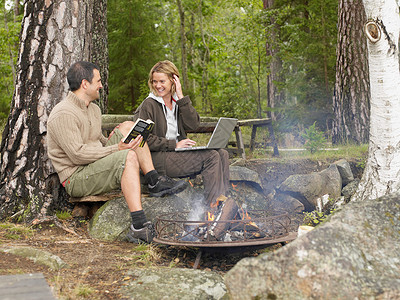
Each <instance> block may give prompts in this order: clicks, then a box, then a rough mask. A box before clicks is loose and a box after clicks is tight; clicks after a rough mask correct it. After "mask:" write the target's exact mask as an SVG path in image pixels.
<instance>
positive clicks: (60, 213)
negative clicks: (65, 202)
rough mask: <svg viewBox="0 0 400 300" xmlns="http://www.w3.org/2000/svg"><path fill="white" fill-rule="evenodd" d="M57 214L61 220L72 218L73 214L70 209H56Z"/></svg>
mask: <svg viewBox="0 0 400 300" xmlns="http://www.w3.org/2000/svg"><path fill="white" fill-rule="evenodd" d="M56 216H57V218H58V219H60V220H68V219H71V218H72V214H71V212H69V211H56Z"/></svg>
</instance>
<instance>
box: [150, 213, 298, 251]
mask: <svg viewBox="0 0 400 300" xmlns="http://www.w3.org/2000/svg"><path fill="white" fill-rule="evenodd" d="M247 213H248V215H249V216H250V218H251V219H244V220H224V221H188V220H187V219H188V215H189V212H185V211H183V212H174V213H169V214H163V215H161V216H159V217H157V218H156V220H155V231H156V235H155V238H154V239H153V241H154V242H156V243H160V244H166V245H171V246H187V247H196V248H215V247H219V248H226V247H249V246H261V245H269V244H277V243H283V242H286V241H291V240H294V239H295V238H296V236H297V233H296V232H290V231H289V228H290V224H291V219H290V217H289V215H288V213H283V214H280V215H276V216H268V215H267V212H266V211H263V210H249V211H247ZM222 223H225V224H226V223H229V227H230V228H234V229H235V228H237V227H242V228H243V231H244V237H243V239H238V240H235V241H225V240H215V237H213V236H212V235H211V234H207V235H206V237H204V235H203V236H201V235H199V234H197V233H194V232H193V231H194V230H192V231H187V228H188V227H191V228H198V227H204V228H205V231H206V232H210V228H212V227H214V228H215V226H217V225H218V224H222ZM254 223H255V224H256V225H257V226H256V227H257V228H255V227H254V226H253V225H251V224H254ZM246 227H247V228H250V229H251V231H250V230H248V229H246ZM227 232H228V233H229V232H231V229H229V230H227ZM257 233H258V234H259V235H260V236H264V237H260V238H255V237H254V236H255V234H257ZM188 236H191V237H193V238H195V239H197V240H196V241H190V240H187V239H185V238H186V237H188ZM246 236H249V237H250V238H247V237H246Z"/></svg>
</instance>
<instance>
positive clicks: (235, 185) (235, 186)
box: [232, 183, 239, 192]
mask: <svg viewBox="0 0 400 300" xmlns="http://www.w3.org/2000/svg"><path fill="white" fill-rule="evenodd" d="M238 185H239V183H237V184H233V183H232V188H233V190H234V191H236V192H237V191H239V189H238V188H237V186H238Z"/></svg>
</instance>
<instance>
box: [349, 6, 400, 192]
mask: <svg viewBox="0 0 400 300" xmlns="http://www.w3.org/2000/svg"><path fill="white" fill-rule="evenodd" d="M363 2H364V7H365V11H366V14H367V19H368V20H369V21H368V23H367V24H366V25H365V32H366V35H367V37H368V54H369V58H368V59H369V70H370V84H371V118H370V124H371V126H370V140H369V153H368V161H367V164H366V168H365V171H364V174H363V178H362V180H361V183H360V185H359V187H358V191H357V192H356V194H355V195H354V196H353V199H354V200H364V199H375V198H378V197H381V196H383V195H386V194H389V193H392V192H395V191H398V189H399V185H400V118H399V112H400V71H399V49H398V42H399V30H400V15H399V5H398V3H397V1H396V0H364V1H363Z"/></svg>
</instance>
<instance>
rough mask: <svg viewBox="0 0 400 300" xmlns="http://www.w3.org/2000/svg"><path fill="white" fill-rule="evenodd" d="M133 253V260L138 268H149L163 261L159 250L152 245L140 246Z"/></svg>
mask: <svg viewBox="0 0 400 300" xmlns="http://www.w3.org/2000/svg"><path fill="white" fill-rule="evenodd" d="M132 251H133V252H134V254H133V255H132V257H131V259H132V261H133V264H134V265H136V266H143V267H149V266H151V265H152V264H153V263H156V262H157V261H159V260H160V259H161V254H160V251H159V249H158V248H157V246H155V245H152V244H139V245H137V246H136V247H135V248H133V249H132Z"/></svg>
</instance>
